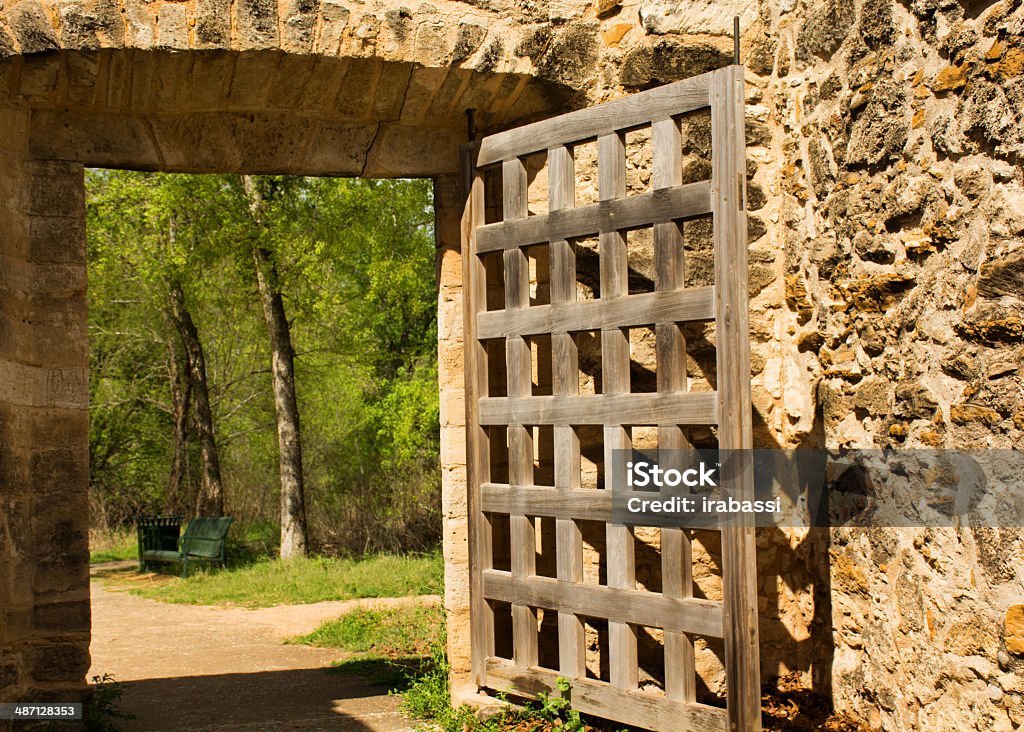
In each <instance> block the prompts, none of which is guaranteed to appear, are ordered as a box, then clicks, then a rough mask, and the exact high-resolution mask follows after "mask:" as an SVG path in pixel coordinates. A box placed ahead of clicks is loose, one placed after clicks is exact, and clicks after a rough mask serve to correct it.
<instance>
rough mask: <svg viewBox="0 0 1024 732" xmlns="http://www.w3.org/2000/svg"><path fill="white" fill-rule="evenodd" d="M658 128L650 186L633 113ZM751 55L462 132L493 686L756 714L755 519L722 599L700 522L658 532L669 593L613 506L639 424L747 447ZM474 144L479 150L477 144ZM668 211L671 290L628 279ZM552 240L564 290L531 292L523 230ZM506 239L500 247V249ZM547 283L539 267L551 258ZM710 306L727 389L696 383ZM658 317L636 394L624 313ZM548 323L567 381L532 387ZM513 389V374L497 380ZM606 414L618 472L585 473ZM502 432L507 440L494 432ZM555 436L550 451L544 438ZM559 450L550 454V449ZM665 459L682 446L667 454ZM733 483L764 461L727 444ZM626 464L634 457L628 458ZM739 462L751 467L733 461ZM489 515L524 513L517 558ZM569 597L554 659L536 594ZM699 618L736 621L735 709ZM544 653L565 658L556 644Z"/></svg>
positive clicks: (477, 645) (656, 724) (474, 465)
mask: <svg viewBox="0 0 1024 732" xmlns="http://www.w3.org/2000/svg"><path fill="white" fill-rule="evenodd" d="M708 107H710V109H711V130H712V177H711V180H710V181H699V182H696V183H688V184H682V159H681V148H682V140H681V134H680V128H679V122H678V118H679V117H680V116H681V115H683V114H685V113H688V112H691V111H694V110H699V109H704V108H708ZM646 125H649V126H650V127H651V148H652V155H653V171H652V183H653V185H652V188H653V190H651V191H650V192H648V193H644V194H638V195H629V196H627V190H626V183H625V170H626V150H625V144H624V135H625V131H626V130H629V129H633V128H636V127H639V126H646ZM594 139H596V140H597V146H598V188H599V201H598V202H597V203H596V204H591V205H588V206H581V207H576V206H575V200H574V198H575V170H574V167H575V161H574V158H573V152H572V146H573V145H575V144H578V143H580V142H584V141H588V140H594ZM743 144H744V141H743V72H742V68H741V67H738V66H732V67H727V68H725V69H720V70H718V71H715V72H711V73H709V74H703V75H701V76H697V77H694V78H692V79H687V80H685V81H681V82H676V83H675V84H670V85H667V86H664V87H661V88H658V89H654V90H651V91H649V92H643V93H640V94H635V95H633V96H630V97H627V98H625V99H621V100H618V101H615V102H611V103H608V104H605V105H600V106H597V107H593V108H590V109H586V110H581V111H579V112H574V113H571V114H568V115H563V116H561V117H557V118H554V119H551V120H545V121H543V122H538V123H535V124H532V125H527V126H525V127H522V128H519V129H517V130H511V131H509V132H504V133H499V134H497V135H492V136H490V137H488V138H485V139H484V140H483V141H482V142H481V143H480V144H479V146H473V145H470V146H467V147H466V148H465V156H466V157H465V160H466V161H467V162H466V181H467V186H468V188H467V190H468V202H467V210H466V217H465V219H464V231H463V235H464V249H463V256H464V277H465V285H464V294H465V298H466V301H465V313H466V321H465V323H466V327H465V334H466V335H465V337H466V360H467V368H466V388H467V402H466V403H467V439H468V459H469V483H470V484H469V511H470V521H471V527H470V541H471V547H470V551H471V559H470V572H471V581H470V592H471V594H472V602H471V607H472V611H471V612H472V618H471V622H472V628H473V632H472V638H473V656H472V657H473V670H474V678H475V680H476V682H477V683H478V684H479V685H480V686H481V687H485V688H491V689H495V690H504V691H509V692H513V693H517V694H522V695H527V696H533V695H536V694H537V693H539V692H540V691H545V690H548V691H550V690H551V688H552V687H553V686H554V682H555V678H556V677H557V676H558V675H559V674H561V675H564V676H567V677H569V678H570V679H571V681H572V685H573V688H572V701H573V706H574V707H575V708H577V709H580V710H581V711H584V712H588V713H592V714H595V715H598V716H603V717H606V718H609V719H614V720H617V721H621V722H626V723H629V724H634V725H637V726H640V727H647V728H649V729H654V730H681V729H692V730H724V729H732V730H755V731H756V730H759V729H760V708H759V688H760V679H759V666H758V645H757V617H756V608H757V604H756V584H755V581H754V570H755V554H754V540H753V536H754V535H753V528H752V526H750V525H749V524H743V523H740V524H738V525H737V524H728V523H726V524H724V525H723V526H722V528H721V531H722V547H723V558H722V571H723V579H722V582H723V600H722V601H721V602H716V601H709V600H704V599H699V598H695V597H694V596H693V570H692V561H693V558H692V548H691V535H690V532H689V531H688V530H687V529H685V528H683V527H679V528H667V529H663V530H662V531H661V554H662V556H661V571H662V592H660V593H658V592H649V591H647V590H643V589H639V588H638V586H637V582H636V560H635V548H636V541H637V539H636V537H635V536H634V532H633V530H632V528H630V527H628V526H624V525H616V524H613V523H611V496H610V490H608V489H609V488H610V481H612V480H615V479H616V478H617V479H619V480H622V479H623V478H624V476H613V475H611V471H612V465H613V461H612V459H611V456H612V452H613V451H614V450H616V449H628V448H629V447H630V446H631V444H632V440H631V434H632V429H633V427H634V426H635V425H652V426H654V427H656V428H657V434H658V448H659V450H680V449H683V448H686V447H687V446H688V444H689V443H688V441H687V437H686V432H685V427H686V426H688V425H698V424H714V425H717V427H718V435H719V447H720V448H721V449H724V450H736V449H749V448H750V447H751V429H750V383H749V379H750V376H749V342H748V338H749V335H748V316H747V292H746V278H747V261H746V256H747V255H746V226H745V213H744V205H745V201H744V199H745V180H744V170H745V160H744V148H743ZM539 152H540V153H543V152H546V153H547V156H548V181H549V184H548V213H547V214H544V215H540V216H530V215H529V211H528V210H527V208H528V207H527V200H528V199H527V194H528V180H527V172H526V168H525V166H524V164H523V160H522V158H523V157H525V156H527V155H531V154H533V153H539ZM474 158H475V159H474ZM496 164H500V165H501V170H502V190H503V203H504V206H503V216H502V219H503V220H502V221H501V222H500V223H497V224H485V221H484V213H483V212H484V205H485V201H484V188H483V170H484V169H485V168H486V167H487V166H491V165H496ZM707 214H711V215H712V220H713V231H714V234H713V237H714V249H715V285H714V286H703V287H694V288H687V287H685V284H684V267H683V264H684V262H683V240H682V232H681V229H680V223H679V222H680V221H681V220H683V219H686V218H691V217H696V216H702V215H707ZM648 226H649V227H652V229H653V241H654V264H655V283H654V284H655V291H654V292H652V293H642V294H631V293H630V292H629V289H628V258H627V247H626V231H627V230H628V229H632V228H637V227H648ZM588 234H597V235H598V237H599V259H600V293H599V296H598V299H596V300H592V301H579V302H578V301H577V296H576V286H577V283H576V253H575V249H574V245H573V244H572V242H571V241H570V239H571V238H572V237H578V236H586V235H588ZM530 245H535V246H538V247H546V248H547V252H546V255H541V256H539V257H538V259H537V262H538V268H539V267H540V266H541V264H540V263H541V262H543V261H547V263H548V266H549V278H548V282H549V285H550V304H539V305H538V304H531V303H530V273H529V265H530V261H529V259H528V258H527V256H526V251H525V249H524V247H526V246H530ZM499 251H500V252H501V254H500V255H496V256H500V258H501V261H502V264H503V268H502V272H501V279H502V280H503V282H502V284H503V286H504V305H505V308H504V310H492V311H490V312H488V311H487V307H486V298H487V290H486V282H487V267H486V266H485V263H484V259H483V257H482V255H483V254H484V253H486V252H499ZM489 256H490V255H489ZM537 277H538V282H540V281H541V274H540V273H539V272H538V273H537ZM709 320H713V321H714V322H715V326H716V343H717V354H716V359H717V371H718V382H717V387H718V391H717V392H716V393H690V392H689V391H688V389H687V376H686V358H685V341H684V338H683V333H682V330H681V327H680V326H681V324H682V323H685V322H688V321H709ZM640 326H643V327H650V328H653V329H654V332H655V353H656V358H657V368H656V376H657V391H656V393H653V394H640V393H634V392H633V391H632V390H631V384H630V341H629V338H628V335H627V332H626V330H624V329H626V328H632V327H640ZM575 331H596V332H600V345H601V362H602V380H603V387H602V393H601V394H597V395H592V396H582V395H580V394H579V353H578V349H577V344H576V341H575V339H574V336H573V333H574V332H575ZM538 336H540V337H544V336H549V337H550V342H551V363H550V364H547V363H546V362H545V361H543V360H542V359H539V358H538V359H537V362H536V368H537V369H538V371H539V370H542V369H546V370H550V371H551V374H547V373H543V374H542V373H539V372H538V374H537V378H536V383H537V384H538V385H541V384H545V383H547V381H546V379H550V384H551V391H550V396H544V395H537V396H535V395H534V394H533V387H532V385H533V383H534V381H535V379H534V374H533V369H534V368H535V364H534V360H533V356H532V353H531V347H530V344H531V342H533V341H535V339H536V338H537V337H538ZM487 339H491V340H494V339H500V341H503V342H504V349H503V350H504V356H505V359H506V367H507V390H506V392H505V394H501V393H497V394H495V395H493V396H492V389H491V385H489V384H488V365H487V357H488V353H489V352H490V353H494V351H493V350H492V351H489V350H488V348H487V347H486V344H485V340H487ZM495 388H496V386H495ZM539 425H551V434H552V436H553V437H552V439H553V448H548V447H546V446H545V448H544V449H552V458H551V459H552V460H553V465H554V471H553V478H552V479H551V482H552V485H548V486H544V485H536V484H535V481H536V480H543V479H544V478H542V477H540V476H542V475H546V473H544V471H540V472H537V473H535V471H534V457H535V449H534V439H535V437H534V436H535V435H540V434H542V433H541V431H540V428H539ZM582 425H601V429H602V434H603V453H604V461H605V483H606V485H605V489H598V490H594V489H582V488H581V487H580V462H581V445H580V439H579V432H578V429H579V428H580V427H581V426H582ZM487 426H493V427H491V429H492V430H494V429H499V430H504V431H505V432H506V434H507V444H508V452H509V477H508V482H507V483H498V482H494V481H493V480H492V476H491V474H490V464H489V460H490V457H489V455H490V447H491V446H490V443H489V442H488V440H489V436H490V435H491V434H492V432H489V431H488V427H487ZM497 447H498V446H495V449H497ZM546 454H547V453H544V455H546ZM542 459H544V458H543V455H542ZM664 459H666V460H668V459H669V458H668V454H667V453H666V456H665V458H664ZM723 463H727V466H723V474H722V482H723V488H725V489H726V490H728V491H729V492H730V493H732V494H733V495H740V496H742V495H746V494H748V493H749V492H750V490H751V489H752V483H751V473H750V463H749V460H739V461H732V462H729V461H723ZM617 467H618V469H620V470H624V469H625V468H624V465H619V466H617ZM734 468H735V469H734ZM492 514H503V515H507V516H508V517H509V526H510V540H511V541H510V544H511V558H510V569H509V570H507V571H504V570H496V569H494V566H495V565H494V557H493V550H492V546H493V542H492V524H491V519H490V516H491V515H492ZM537 517H553V518H554V520H555V540H556V545H555V558H556V563H555V577H540V576H537V562H536V546H537V543H536V542H537V531H536V523H535V522H536V521H537ZM594 520H597V521H601V522H603V523H604V524H605V539H606V547H605V549H606V563H607V566H606V575H607V578H606V582H607V584H605V585H595V584H592V583H588V582H584V577H583V541H582V532H581V526H580V522H581V521H594ZM493 603H507V604H508V605H510V606H511V607H512V636H513V648H512V653H511V656H512V657H511V658H507V657H506V658H499V657H497V656H495V647H496V645H495V638H494V633H495V628H494V626H495V619H494V611H493V609H494V605H493ZM540 611H544V612H545V613H550V612H556V613H557V616H558V624H557V630H558V635H557V637H558V642H557V645H558V661H557V663H555V664H551V665H552V666H554V667H553V668H546V667H541V666H540V665H539V664H540V658H541V655H540V654H539V653H538V640H539V635H538V630H539V629H538V618H539V612H540ZM585 618H597V619H600V620H604V621H607V623H608V680H607V681H603V680H597V679H593V678H589V677H588V672H587V669H586V648H585V641H586V638H585V633H584V629H585V628H584V622H583V621H584V619H585ZM639 626H648V627H652V628H655V629H658V630H659V631H661V632H663V633H664V639H665V645H664V652H665V661H666V673H665V689H664V694H652V693H648V691H645V690H641V689H638V677H639V665H638V658H637V629H638V627H639ZM694 635H703V636H708V637H716V638H723V639H724V642H725V648H726V658H725V666H726V678H727V691H728V699H727V708H726V709H722V708H719V707H714V706H709V705H706V704H701V703H698V702H697V701H696V668H695V667H696V663H695V653H694V642H693V636H694ZM545 663H548V662H547V661H545Z"/></svg>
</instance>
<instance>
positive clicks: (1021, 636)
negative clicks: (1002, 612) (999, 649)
mask: <svg viewBox="0 0 1024 732" xmlns="http://www.w3.org/2000/svg"><path fill="white" fill-rule="evenodd" d="M1003 639H1004V641H1005V642H1006V650H1007V651H1009V652H1010V653H1015V654H1018V655H1020V654H1024V605H1010V607H1008V608H1007V609H1006V619H1005V621H1004V624H1003Z"/></svg>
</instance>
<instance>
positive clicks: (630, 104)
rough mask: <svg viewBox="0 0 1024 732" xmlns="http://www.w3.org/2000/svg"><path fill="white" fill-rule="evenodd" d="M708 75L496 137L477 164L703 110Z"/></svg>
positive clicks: (486, 143)
mask: <svg viewBox="0 0 1024 732" xmlns="http://www.w3.org/2000/svg"><path fill="white" fill-rule="evenodd" d="M709 76H710V75H709V74H702V75H700V76H694V77H692V78H689V79H683V80H682V81H676V82H673V83H672V84H666V85H665V86H662V87H658V88H657V89H651V90H650V91H648V92H644V93H643V94H637V95H633V96H629V97H624V98H623V99H617V100H615V101H614V102H608V103H607V104H602V105H599V106H597V107H591V108H589V109H581V110H579V111H578V112H573V113H572V114H568V115H562V116H561V117H555V118H553V119H546V120H541V121H540V122H534V123H533V124H529V125H524V126H523V127H519V128H516V129H514V130H508V131H507V132H499V133H498V134H496V135H491V136H490V137H487V138H486V139H484V141H483V143H482V144H481V146H480V159H479V162H478V164H479V165H490V164H491V163H496V162H498V161H500V160H509V159H511V158H514V157H518V156H520V155H527V154H529V153H531V152H534V151H535V150H546V149H547V148H550V147H554V146H555V145H572V144H574V143H577V142H579V141H581V140H589V139H593V138H595V137H599V136H600V135H605V134H610V133H612V132H617V131H619V130H625V129H629V128H630V127H636V126H637V125H642V124H645V123H647V122H650V121H651V120H656V119H661V118H662V117H668V116H671V115H681V114H685V113H686V112H692V111H693V110H695V109H701V108H703V107H706V106H708V88H709V86H708V85H709Z"/></svg>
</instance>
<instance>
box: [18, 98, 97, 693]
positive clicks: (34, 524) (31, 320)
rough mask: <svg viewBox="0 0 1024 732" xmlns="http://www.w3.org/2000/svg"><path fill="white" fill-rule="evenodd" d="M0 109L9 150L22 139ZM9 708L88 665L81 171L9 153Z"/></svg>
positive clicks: (66, 684)
mask: <svg viewBox="0 0 1024 732" xmlns="http://www.w3.org/2000/svg"><path fill="white" fill-rule="evenodd" d="M26 122H27V119H26V116H25V115H23V114H12V113H11V112H9V111H7V110H4V111H3V112H0V140H4V141H8V142H10V141H17V140H19V139H21V140H23V139H24V135H23V134H19V133H21V132H22V131H23V130H24V126H25V124H26ZM0 166H2V168H3V169H4V171H5V175H4V176H2V180H0V507H2V508H0V598H2V600H0V698H2V699H5V700H7V699H38V700H54V701H56V700H68V699H77V698H80V694H81V690H82V688H83V686H84V679H85V672H86V670H87V669H88V667H89V572H88V501H87V497H86V492H85V491H84V490H77V491H74V492H72V493H69V492H68V491H67V486H68V482H67V481H69V480H71V481H73V483H72V484H73V485H78V486H84V485H86V483H87V481H88V464H87V463H88V448H87V445H88V415H87V411H86V400H87V395H88V390H87V387H86V365H87V362H88V358H87V345H86V333H85V307H86V300H85V236H84V235H85V227H84V213H85V206H84V182H83V174H82V166H81V165H79V164H74V163H59V162H52V163H48V162H36V161H29V160H25V159H24V150H23V149H19V146H18V145H17V144H13V145H12V144H6V145H4V146H3V148H2V149H0Z"/></svg>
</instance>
